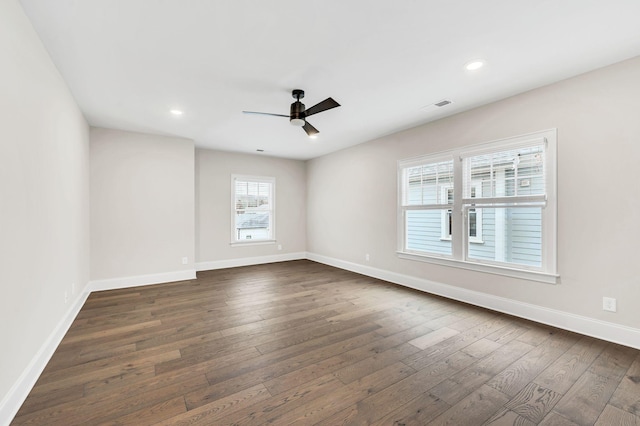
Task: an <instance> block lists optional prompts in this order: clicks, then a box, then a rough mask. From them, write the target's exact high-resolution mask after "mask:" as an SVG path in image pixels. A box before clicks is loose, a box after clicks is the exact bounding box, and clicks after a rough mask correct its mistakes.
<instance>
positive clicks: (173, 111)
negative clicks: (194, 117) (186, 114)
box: [171, 109, 182, 115]
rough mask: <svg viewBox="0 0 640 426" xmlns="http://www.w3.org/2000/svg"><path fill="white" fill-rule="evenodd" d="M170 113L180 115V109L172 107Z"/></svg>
mask: <svg viewBox="0 0 640 426" xmlns="http://www.w3.org/2000/svg"><path fill="white" fill-rule="evenodd" d="M171 114H173V115H182V111H180V110H179V109H172V110H171Z"/></svg>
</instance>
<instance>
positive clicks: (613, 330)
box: [307, 252, 640, 349]
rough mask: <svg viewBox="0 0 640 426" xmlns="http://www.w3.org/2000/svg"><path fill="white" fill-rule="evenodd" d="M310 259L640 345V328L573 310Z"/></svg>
mask: <svg viewBox="0 0 640 426" xmlns="http://www.w3.org/2000/svg"><path fill="white" fill-rule="evenodd" d="M307 259H309V260H313V261H315V262H319V263H324V264H326V265H330V266H335V267H336V268H340V269H346V270H348V271H352V272H356V273H359V274H362V275H367V276H369V277H374V278H378V279H381V280H385V281H389V282H392V283H394V284H399V285H402V286H405V287H410V288H413V289H416V290H420V291H424V292H427V293H432V294H437V295H438V296H443V297H446V298H449V299H454V300H458V301H461V302H465V303H470V304H472V305H476V306H480V307H483V308H487V309H491V310H494V311H498V312H503V313H506V314H509V315H514V316H517V317H520V318H524V319H528V320H531V321H535V322H539V323H543V324H547V325H551V326H553V327H557V328H561V329H563V330H568V331H573V332H576V333H580V334H584V335H587V336H591V337H595V338H598V339H602V340H606V341H609V342H613V343H618V344H621V345H625V346H630V347H632V348H636V349H640V329H637V328H632V327H627V326H623V325H619V324H614V323H610V322H607V321H601V320H597V319H593V318H589V317H584V316H581V315H576V314H572V313H569V312H564V311H559V310H556V309H549V308H545V307H542V306H537V305H532V304H529V303H524V302H520V301H517V300H513V299H507V298H504V297H499V296H494V295H491V294H486V293H480V292H477V291H473V290H467V289H464V288H460V287H455V286H451V285H448V284H442V283H438V282H435V281H430V280H426V279H424V278H418V277H413V276H410V275H404V274H399V273H397V272H391V271H386V270H383V269H377V268H372V267H370V266H366V265H360V264H357V263H353V262H347V261H344V260H340V259H335V258H331V257H327V256H322V255H319V254H315V253H309V252H307Z"/></svg>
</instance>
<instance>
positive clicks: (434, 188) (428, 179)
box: [404, 160, 453, 206]
mask: <svg viewBox="0 0 640 426" xmlns="http://www.w3.org/2000/svg"><path fill="white" fill-rule="evenodd" d="M452 186H453V160H449V161H441V162H438V163H430V164H424V165H421V166H415V167H409V168H407V169H405V173H404V203H405V205H409V206H411V205H414V206H415V205H428V204H446V203H447V199H448V197H447V193H446V192H444V191H446V190H447V188H449V189H450V188H451V187H452Z"/></svg>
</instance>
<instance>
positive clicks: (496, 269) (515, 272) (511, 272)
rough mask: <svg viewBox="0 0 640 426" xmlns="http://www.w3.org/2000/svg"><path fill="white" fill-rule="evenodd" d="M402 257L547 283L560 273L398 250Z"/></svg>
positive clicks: (555, 281)
mask: <svg viewBox="0 0 640 426" xmlns="http://www.w3.org/2000/svg"><path fill="white" fill-rule="evenodd" d="M396 254H397V255H398V257H399V258H400V259H407V260H417V261H419V262H427V263H433V264H436V265H442V266H449V267H452V268H459V269H466V270H470V271H476V272H484V273H488V274H494V275H502V276H505V277H511V278H520V279H523V280H529V281H537V282H541V283H545V284H557V283H558V279H559V278H560V277H559V275H556V274H549V273H546V272H538V271H529V270H525V269H513V268H507V267H502V266H494V265H485V264H480V263H473V262H465V261H462V260H456V259H450V258H444V257H435V256H427V255H423V254H415V253H405V252H401V251H399V252H396Z"/></svg>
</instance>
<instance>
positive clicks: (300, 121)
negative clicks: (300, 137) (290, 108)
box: [289, 118, 305, 127]
mask: <svg viewBox="0 0 640 426" xmlns="http://www.w3.org/2000/svg"><path fill="white" fill-rule="evenodd" d="M289 123H291V125H292V126H298V127H302V126H304V123H305V121H304V120H303V119H302V118H292V119H291V120H289Z"/></svg>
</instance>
